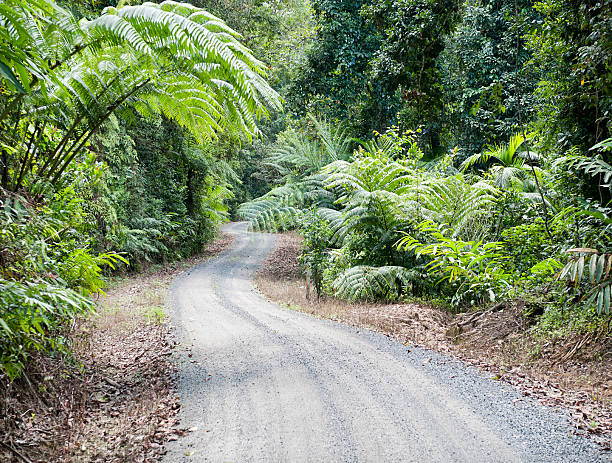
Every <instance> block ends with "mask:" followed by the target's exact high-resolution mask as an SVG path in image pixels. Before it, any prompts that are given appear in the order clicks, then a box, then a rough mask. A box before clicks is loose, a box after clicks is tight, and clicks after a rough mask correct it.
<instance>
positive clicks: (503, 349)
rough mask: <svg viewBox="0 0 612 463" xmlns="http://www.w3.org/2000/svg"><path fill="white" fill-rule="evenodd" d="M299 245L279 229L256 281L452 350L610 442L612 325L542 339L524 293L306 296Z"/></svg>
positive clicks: (325, 310) (269, 292)
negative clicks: (484, 298)
mask: <svg viewBox="0 0 612 463" xmlns="http://www.w3.org/2000/svg"><path fill="white" fill-rule="evenodd" d="M300 246H301V241H300V238H299V237H297V236H296V235H292V234H284V235H280V236H279V241H278V248H277V250H276V251H275V252H274V253H273V254H272V255H271V256H270V258H269V259H268V260H267V261H266V263H265V264H264V267H263V268H262V270H261V271H260V272H259V273H258V274H257V276H256V285H257V287H258V288H259V290H260V291H261V292H262V293H264V294H265V295H266V296H267V297H269V298H270V299H271V300H273V301H275V302H277V303H280V304H284V305H288V306H290V307H292V308H295V309H298V310H302V311H305V312H308V313H311V314H313V315H316V316H320V317H324V318H330V319H333V320H337V321H342V322H346V323H349V324H351V325H354V326H357V327H365V328H369V329H372V330H375V331H378V332H380V333H384V334H386V335H388V336H391V337H393V338H395V339H397V340H398V341H400V342H403V343H410V344H414V345H417V346H423V347H427V348H429V349H434V350H437V351H440V352H446V353H449V354H451V355H453V356H455V357H458V358H460V359H461V360H463V361H465V362H467V363H470V364H472V365H474V366H477V367H479V368H480V369H481V370H483V371H486V372H489V373H490V374H491V376H492V377H493V378H495V379H498V380H501V381H505V382H507V383H510V384H512V385H514V386H515V387H517V389H519V391H521V393H522V394H523V395H525V396H530V397H532V398H534V399H536V400H538V401H539V402H541V403H542V404H543V405H547V406H555V407H563V408H566V409H568V410H569V411H570V413H571V415H572V417H573V419H574V425H575V428H576V432H581V433H587V434H589V435H591V436H592V437H593V438H594V439H595V440H597V441H598V442H599V443H600V444H601V445H602V446H603V447H604V448H608V449H609V448H610V447H611V445H612V336H611V335H610V333H606V334H605V335H599V336H592V337H591V338H590V339H584V336H573V337H570V338H565V339H561V340H557V341H555V342H549V343H548V344H546V345H544V346H543V347H541V346H539V343H538V342H537V341H536V340H535V339H533V337H532V336H531V335H529V333H528V332H527V329H528V327H529V322H530V320H528V319H526V318H525V317H524V315H523V308H524V305H523V304H522V302H521V301H516V302H515V303H514V304H512V305H507V304H500V305H498V306H496V307H493V308H491V309H490V310H487V311H484V312H478V313H467V314H462V315H459V316H457V317H455V316H453V315H452V314H450V313H449V312H447V311H445V310H441V309H439V308H436V307H434V306H429V305H427V304H419V305H416V304H380V303H378V304H373V303H354V304H349V303H347V302H344V301H340V300H338V299H335V298H330V297H322V298H321V300H320V301H319V303H317V302H316V300H312V299H307V298H306V288H305V282H304V280H303V279H301V278H300V277H299V274H298V273H296V272H295V271H294V269H295V268H299V267H298V264H297V255H298V254H299V249H300ZM279 282H281V283H282V284H279ZM534 352H537V355H534Z"/></svg>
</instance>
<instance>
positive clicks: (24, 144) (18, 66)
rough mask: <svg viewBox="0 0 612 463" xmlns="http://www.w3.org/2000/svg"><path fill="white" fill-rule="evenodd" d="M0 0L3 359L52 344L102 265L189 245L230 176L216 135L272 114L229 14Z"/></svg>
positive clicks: (271, 95)
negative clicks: (70, 6) (64, 6)
mask: <svg viewBox="0 0 612 463" xmlns="http://www.w3.org/2000/svg"><path fill="white" fill-rule="evenodd" d="M79 13H80V14H87V15H88V16H89V18H82V19H81V20H78V18H77V17H76V16H75V15H74V14H73V13H71V12H69V11H68V10H65V9H62V8H60V7H59V6H58V5H56V4H55V3H53V2H52V1H51V0H37V1H33V2H28V3H27V4H26V3H23V2H19V1H7V2H3V3H2V5H0V26H1V27H0V73H1V75H2V93H1V94H0V127H1V135H0V145H1V149H2V153H1V154H2V164H1V165H0V169H1V178H0V183H1V184H0V187H1V188H0V205H1V206H2V217H1V219H0V220H1V221H2V228H1V229H2V235H1V236H2V241H1V243H0V245H1V254H0V257H1V260H2V271H1V275H0V276H1V280H0V284H1V285H2V288H3V296H2V303H1V304H0V351H1V352H2V354H1V358H0V368H2V370H3V372H4V373H6V374H8V375H9V377H11V378H14V377H16V376H18V375H19V374H20V372H21V370H22V369H23V368H24V365H25V361H26V360H27V357H28V355H29V354H30V353H31V352H33V351H53V350H55V349H58V348H60V347H61V346H62V345H63V344H65V342H64V337H63V336H64V334H65V333H64V330H65V328H66V327H68V326H69V325H70V322H71V321H72V320H74V318H75V317H77V316H79V315H82V314H84V313H86V312H88V311H91V310H92V309H93V303H92V302H91V300H90V299H89V298H88V296H89V295H92V294H95V293H99V292H101V291H102V288H103V287H104V278H103V273H104V272H108V271H110V270H113V269H115V266H116V265H117V264H127V263H128V259H129V260H131V261H132V262H134V263H136V264H138V263H140V262H143V261H147V260H149V261H150V260H154V259H168V258H175V257H180V256H186V255H191V254H193V253H195V252H197V251H198V250H199V249H201V246H202V244H203V243H204V242H205V241H207V240H208V239H210V238H211V236H212V235H213V234H214V233H215V229H216V226H217V225H218V223H219V222H220V221H222V220H223V219H224V218H225V217H226V215H227V213H226V211H227V208H226V206H225V204H224V200H225V199H226V198H228V197H229V196H230V195H231V192H230V189H229V187H230V184H231V182H232V181H235V180H236V175H235V174H234V172H233V170H232V169H231V166H230V165H229V164H228V162H227V161H225V160H223V154H224V153H222V152H220V150H219V146H222V144H221V143H219V140H224V139H239V138H243V139H245V140H247V141H249V140H252V139H253V137H255V136H258V135H259V133H260V131H259V128H258V126H257V120H258V119H260V118H261V117H262V116H265V115H267V114H268V113H269V110H278V109H279V108H280V102H279V101H280V100H279V98H278V95H277V93H276V92H275V91H274V90H273V89H272V88H271V87H270V86H269V85H268V83H267V82H266V81H265V75H266V72H265V66H264V64H263V63H262V62H260V61H258V60H257V59H256V58H255V57H254V56H253V55H252V54H251V52H250V51H249V50H248V49H247V48H246V47H245V46H244V45H242V44H241V43H240V41H239V35H238V34H237V33H236V32H234V31H233V30H232V29H230V28H229V27H228V26H227V25H226V24H225V23H224V22H223V21H221V20H220V19H218V18H217V17H215V16H213V15H212V14H210V13H208V12H207V11H206V10H203V9H199V8H196V7H194V6H192V5H189V4H186V3H176V2H172V1H166V2H163V3H160V4H154V3H145V4H143V5H137V6H129V5H127V6H122V7H117V8H115V7H108V8H105V9H104V10H103V11H102V12H101V13H99V12H95V11H80V12H79Z"/></svg>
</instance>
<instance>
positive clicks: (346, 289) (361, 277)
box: [333, 265, 413, 301]
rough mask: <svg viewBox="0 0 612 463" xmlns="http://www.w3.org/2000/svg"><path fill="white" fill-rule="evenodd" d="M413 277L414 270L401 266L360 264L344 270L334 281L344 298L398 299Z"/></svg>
mask: <svg viewBox="0 0 612 463" xmlns="http://www.w3.org/2000/svg"><path fill="white" fill-rule="evenodd" d="M412 277H413V272H411V271H410V270H408V269H406V268H404V267H399V266H384V267H371V266H368V265H359V266H356V267H351V268H349V269H348V270H346V271H344V272H343V273H342V274H340V276H338V278H336V280H335V281H334V283H333V287H334V290H335V293H336V295H337V296H338V297H340V298H342V299H347V300H349V301H354V300H357V299H369V300H374V299H381V298H382V299H396V298H397V297H398V296H399V295H400V294H401V292H402V290H403V287H405V286H407V285H408V284H409V283H410V281H411V279H412Z"/></svg>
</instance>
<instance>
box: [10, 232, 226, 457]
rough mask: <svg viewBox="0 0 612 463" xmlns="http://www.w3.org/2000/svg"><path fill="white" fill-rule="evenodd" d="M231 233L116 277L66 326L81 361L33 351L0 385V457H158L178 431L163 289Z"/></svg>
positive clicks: (219, 248) (223, 243) (223, 244)
mask: <svg viewBox="0 0 612 463" xmlns="http://www.w3.org/2000/svg"><path fill="white" fill-rule="evenodd" d="M231 242H232V238H231V237H230V236H227V235H224V236H222V237H220V239H218V240H215V241H214V242H212V243H211V244H210V245H209V246H208V247H207V248H206V250H205V251H204V252H203V253H202V254H201V255H200V256H196V257H194V258H192V259H188V260H186V261H183V262H179V263H172V264H168V265H164V266H163V267H158V268H154V267H152V268H149V269H148V270H147V271H145V272H143V273H141V274H137V275H128V276H124V277H122V278H116V279H115V280H114V281H113V283H112V284H111V286H110V289H109V290H108V291H107V294H106V297H100V299H99V301H98V305H99V310H98V314H97V315H96V316H94V317H91V318H89V319H87V320H83V321H81V322H80V323H79V324H78V326H76V327H75V329H74V330H73V331H72V333H71V334H70V335H71V337H72V339H73V341H74V344H73V350H74V360H76V361H77V362H78V363H79V364H80V365H81V366H80V367H78V366H75V365H74V363H72V362H73V361H71V360H70V359H67V358H50V357H39V358H36V359H34V361H33V362H32V365H31V367H30V368H29V369H28V371H27V375H28V376H27V377H24V378H23V379H21V380H20V381H16V382H15V383H10V384H8V385H7V387H6V388H4V389H3V395H2V396H0V406H1V407H2V408H0V409H1V410H3V412H4V415H5V416H7V417H9V418H8V419H9V421H8V422H7V421H6V419H5V421H4V423H5V425H4V426H3V428H2V429H1V430H2V431H3V433H2V435H1V436H0V442H1V443H2V444H3V445H2V446H0V461H2V462H5V461H6V462H13V461H14V462H23V461H32V462H45V463H49V462H70V463H77V462H79V463H85V462H100V463H102V462H104V463H106V462H113V463H120V462H121V463H123V462H125V463H138V462H154V461H159V457H160V456H161V455H162V454H163V453H164V447H163V445H164V443H165V442H167V441H168V440H174V439H176V438H177V437H178V436H179V435H182V434H183V433H184V431H183V430H181V429H178V428H177V427H176V425H177V418H176V412H177V410H178V408H179V403H178V399H177V398H176V396H175V393H174V372H175V367H174V362H173V361H172V359H171V355H172V352H173V346H174V341H173V339H172V329H171V326H170V325H169V324H168V323H167V321H166V315H165V303H166V293H167V289H168V286H169V285H170V283H171V281H172V279H173V278H174V277H175V276H176V275H178V274H179V273H180V272H181V271H183V270H184V269H186V268H188V267H190V266H192V265H194V264H196V263H198V262H200V261H202V260H205V259H206V258H208V257H210V256H212V255H215V254H218V253H219V252H221V251H222V250H223V249H225V248H226V247H227V246H228V245H229V244H230V243H231ZM19 455H22V456H24V457H25V458H27V459H28V460H24V458H22V457H20V456H19Z"/></svg>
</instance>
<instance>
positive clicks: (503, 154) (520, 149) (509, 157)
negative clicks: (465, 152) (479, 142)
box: [460, 134, 537, 191]
mask: <svg viewBox="0 0 612 463" xmlns="http://www.w3.org/2000/svg"><path fill="white" fill-rule="evenodd" d="M536 160H537V155H536V154H535V153H533V152H532V151H526V150H525V139H524V138H523V136H522V135H519V134H514V135H512V136H511V137H510V141H509V142H508V144H504V145H495V146H489V147H488V148H487V149H486V150H485V151H483V152H482V153H476V154H473V155H471V156H469V157H468V158H467V159H466V160H465V161H463V162H462V163H461V166H460V169H461V170H463V171H465V170H467V169H469V168H470V167H475V166H480V167H485V166H488V167H489V169H490V171H491V173H492V175H493V179H494V182H495V186H496V187H498V188H501V189H508V188H516V189H518V190H519V191H528V190H529V189H530V188H529V174H528V172H527V170H526V169H527V167H528V166H529V162H531V163H533V162H535V161H536Z"/></svg>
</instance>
